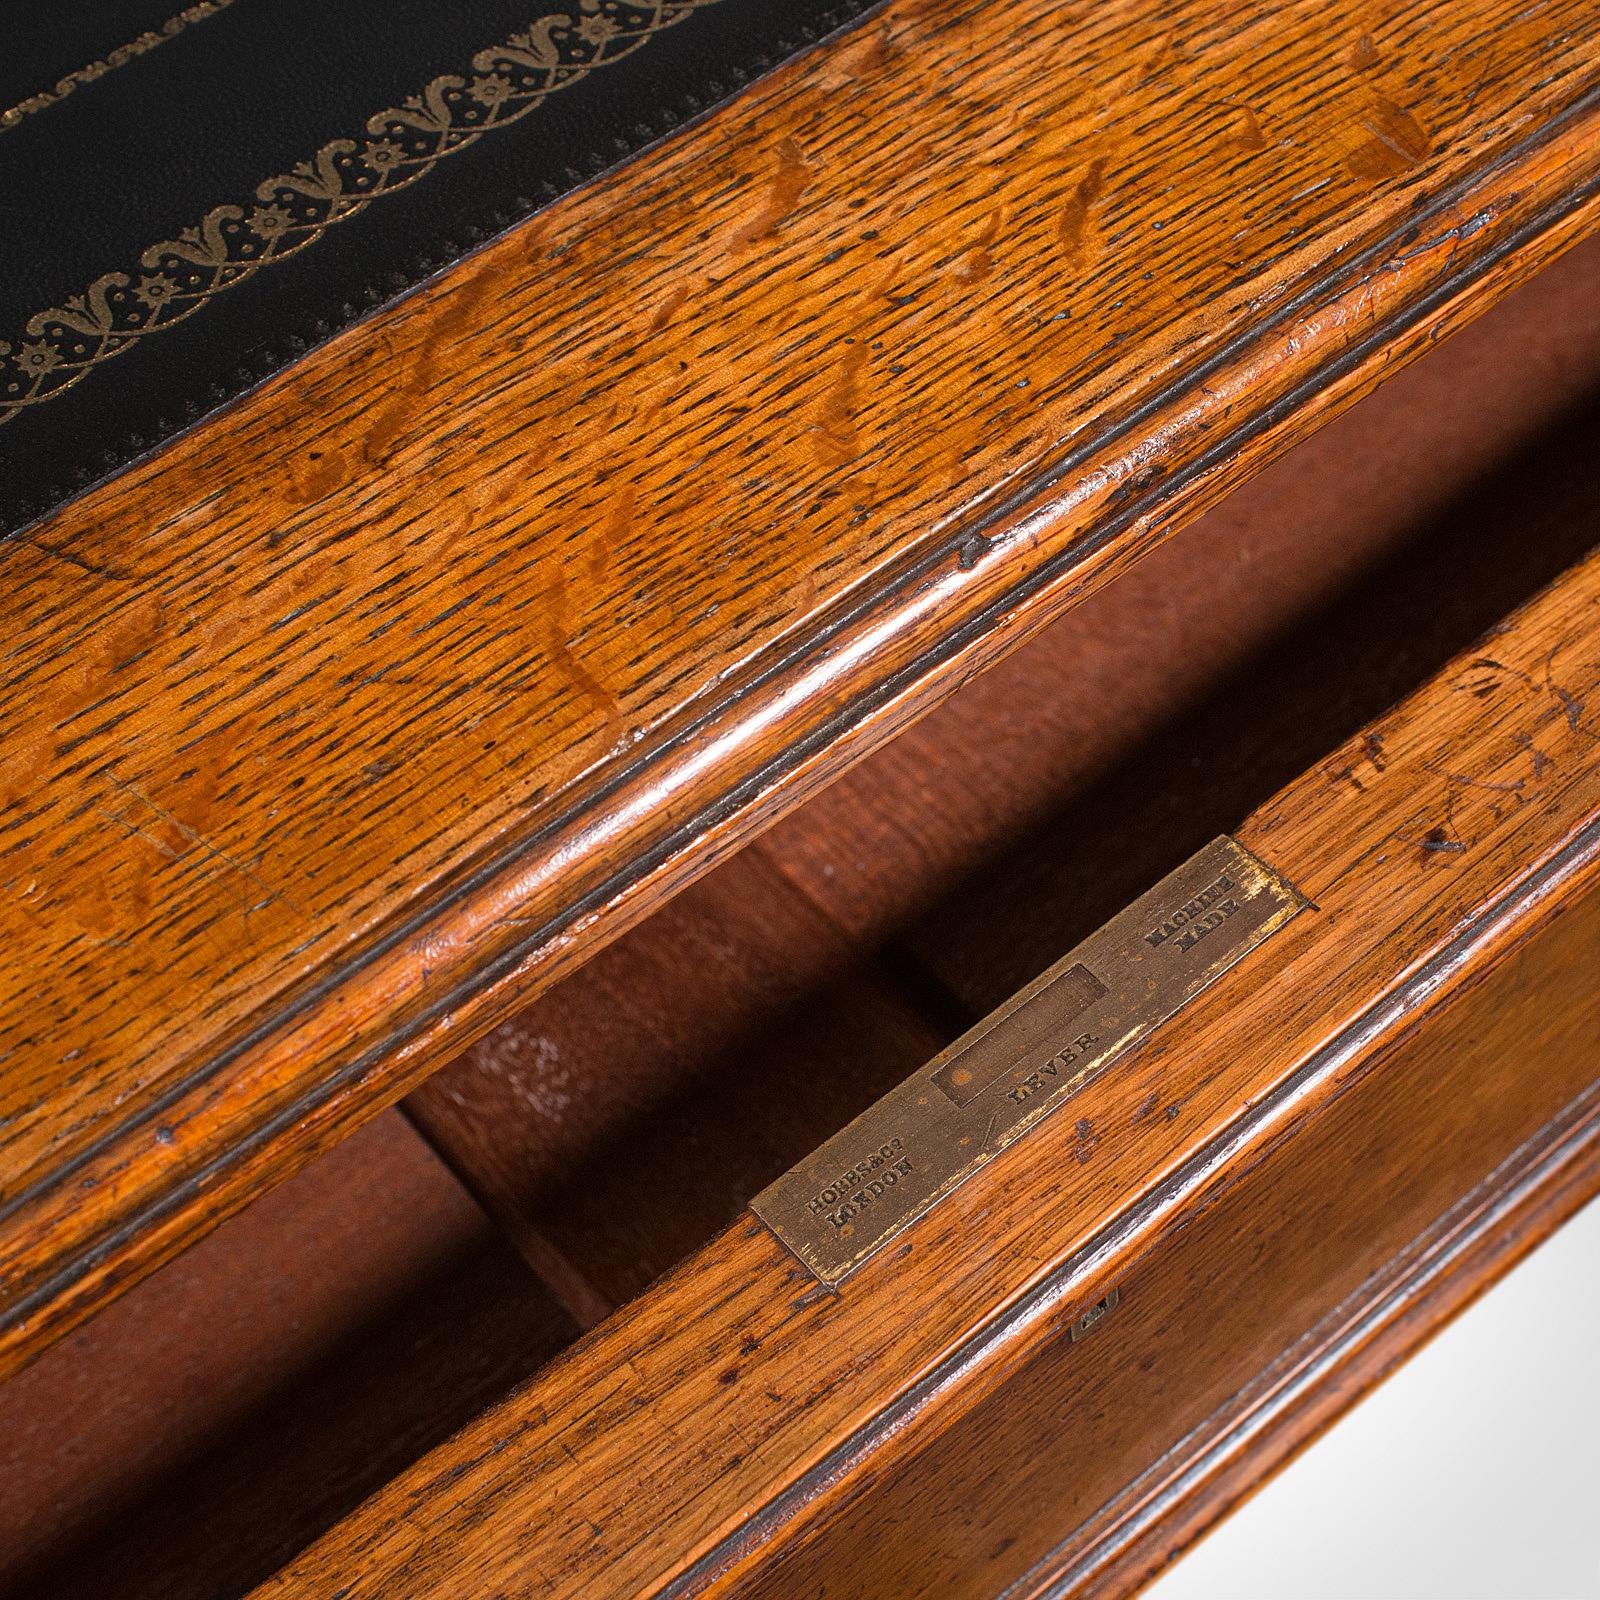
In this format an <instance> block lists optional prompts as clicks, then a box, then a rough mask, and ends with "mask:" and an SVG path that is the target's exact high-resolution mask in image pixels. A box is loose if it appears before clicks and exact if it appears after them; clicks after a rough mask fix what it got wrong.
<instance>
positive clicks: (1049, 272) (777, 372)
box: [0, 0, 1600, 1362]
mask: <svg viewBox="0 0 1600 1600" xmlns="http://www.w3.org/2000/svg"><path fill="white" fill-rule="evenodd" d="M1597 46H1600V14H1597V13H1596V11H1595V8H1594V7H1593V6H1592V5H1590V4H1587V3H1584V0H1553V3H1551V4H1548V5H1544V6H1537V7H1528V6H1526V5H1524V4H1523V3H1522V0H1516V3H1512V0H1463V3H1462V4H1460V5H1457V6H1453V7H1451V8H1449V9H1448V10H1441V8H1439V7H1437V6H1426V5H1414V6H1405V7H1400V8H1392V9H1391V11H1390V12H1389V13H1388V14H1386V15H1385V16H1384V17H1383V18H1382V19H1380V18H1379V17H1378V14H1377V13H1376V12H1373V11H1372V10H1371V9H1370V8H1367V7H1364V6H1358V5H1355V4H1353V3H1349V0H1305V3H1287V4H1284V5H1280V6H1277V7H1274V8H1272V10H1271V11H1270V12H1265V13H1254V12H1250V13H1246V12H1239V13H1233V12H1231V11H1230V10H1229V9H1228V8H1222V9H1220V10H1219V8H1217V7H1215V6H1211V5H1205V4H1201V3H1199V0H1180V3H1178V4H1176V5H1173V4H1159V5H1158V4H1156V3H1155V0H1115V3H1112V4H1106V5H1101V6H1097V7H1087V6H1085V7H1078V6H1061V5H1059V4H1055V3H1052V0H1017V3H1016V4H1013V5H1009V6H998V5H991V6H977V5H973V4H970V3H962V0H893V3H892V4H890V5H889V6H888V7H887V8H886V9H885V10H883V11H881V12H879V13H878V14H877V15H876V16H875V17H874V18H873V19H871V20H869V21H868V22H866V23H864V24H862V25H860V26H859V27H858V28H856V29H854V30H852V31H850V32H848V33H846V34H844V35H842V36H840V37H839V38H838V39H836V40H834V41H833V42H831V43H829V44H827V45H825V46H824V47H822V48H821V49H819V50H817V51H814V52H812V53H811V54H809V55H807V56H804V57H802V58H800V59H798V60H796V61H795V62H793V63H791V64H790V65H789V66H788V67H786V68H784V69H783V70H781V71H780V72H778V73H776V74H774V75H772V76H770V77H768V78H766V79H764V80H762V81H761V82H760V83H758V84H757V85H756V86H755V87H754V88H753V89H751V90H750V91H748V92H747V93H746V94H744V95H742V96H741V97H740V98H738V99H737V100H735V101H733V102H732V103H730V104H729V105H728V106H726V107H725V108H724V109H723V110H721V111H720V112H718V113H717V114H716V115H714V116H713V117H711V118H709V119H707V120H706V121H704V122H702V123H700V124H699V125H698V126H696V127H694V128H692V129H690V130H689V131H688V132H687V133H685V134H683V135H682V136H680V137H678V138H676V139H675V140H673V141H671V142H669V143H668V144H666V145H664V146H662V147H659V148H657V149H656V150H654V151H652V152H650V153H648V154H647V155H646V156H645V157H644V158H642V159H640V160H638V161H636V162H634V163H633V164H631V165H629V166H627V167H625V168H623V169H621V170H619V171H617V172H615V173H613V174H612V175H610V176H609V177H607V178H606V179H604V180H602V181H599V182H597V183H595V184H593V185H592V186H590V187H588V188H586V189H583V190H580V191H578V192H576V193H574V194H573V195H571V196H569V197H568V198H567V199H565V200H563V201H561V202H559V203H557V204H556V205H554V206H552V207H551V208H550V209H549V210H548V211H546V212H545V213H544V214H543V215H542V216H540V217H538V218H536V219H535V220H534V221H532V222H530V223H528V224H526V225H524V226H522V227H519V228H517V229H516V230H514V231H513V232H511V233H509V234H507V235H506V236H504V237H503V238H501V239H500V240H499V241H497V242H496V243H494V244H493V245H491V246H490V247H488V248H486V249H484V250H483V251H481V252H480V253H478V254H477V255H475V256H473V257H471V258H469V259H468V260H466V261H463V262H461V263H459V264H458V265H457V266H455V267H454V268H452V269H451V270H449V271H448V272H446V273H445V274H443V275H442V276H441V277H440V278H439V279H438V280H436V281H435V282H434V283H433V284H432V285H430V286H428V287H427V288H425V289H423V290H421V291H419V292H417V293H415V294H413V295H411V296H410V297H408V298H406V299H405V300H403V301H401V302H399V303H397V304H395V305H393V306H391V307H390V308H388V309H387V310H385V311H383V312H381V313H380V314H378V315H376V316H374V317H372V318H371V319H369V320H368V321H366V322H365V323H363V324H360V325H359V326H357V327H356V328H354V329H352V330H350V331H349V332H348V333H346V334H344V335H342V336H340V337H339V338H338V339H336V340H335V341H333V342H332V343H330V344H329V345H327V346H325V347H323V348H321V349H319V350H317V351H315V352H313V353H312V354H311V355H309V356H307V357H306V358H305V359H304V360H303V361H302V362H301V363H300V364H299V365H297V366H296V367H294V368H293V369H291V370H290V371H288V372H286V373H285V374H283V375H282V376H281V377H280V378H278V379H277V380H275V381H273V382H272V383H270V384H268V385H266V386H265V387H263V388H262V389H260V390H259V391H257V392H256V393H254V394H252V395H251V396H249V397H247V398H246V399H245V400H243V401H242V402H240V403H239V404H238V405H237V406H235V407H233V408H232V409H230V410H229V411H228V412H226V413H224V414H222V415H220V416H218V417H215V418H213V419H212V420H211V421H209V422H208V423H206V424H205V425H203V426H201V427H199V428H197V429H196V430H194V431H193V432H192V433H190V434H189V435H187V436H185V437H183V438H181V439H180V440H178V441H176V442H175V443H173V444H172V445H170V446H168V447H167V448H166V449H164V450H163V451H162V452H160V453H159V454H158V455H157V456H155V457H154V458H153V459H151V460H150V461H148V462H146V463H145V464H143V465H141V466H139V467H136V468H135V469H133V470H131V471H129V472H128V473H126V474H125V475H123V476H122V477H120V478H118V479H115V480H113V481H112V482H111V483H109V484H107V485H105V486H104V487H102V488H101V489H99V490H97V491H95V492H93V493H91V494H90V495H88V496H86V497H85V498H83V499H81V500H79V501H77V502H75V503H73V504H72V505H70V506H68V507H66V508H64V509H63V510H61V511H60V512H58V513H57V514H56V515H55V516H54V517H53V518H52V519H50V520H49V521H48V522H46V523H43V524H40V525H38V526H36V527H35V528H33V529H31V530H28V531H25V532H24V533H22V534H20V535H18V536H16V537H15V538H13V539H12V540H11V541H10V542H9V543H7V544H6V546H5V548H4V550H3V551H0V561H3V563H4V567H5V583H4V587H3V593H0V606H3V608H4V624H5V631H6V634H7V638H8V648H7V666H8V679H9V682H8V685H7V687H8V694H7V697H6V704H7V717H6V724H5V729H6V736H5V739H4V741H3V744H0V786H3V790H4V799H5V810H4V823H3V828H0V887H3V888H4V890H5V893H4V895H3V896H0V907H3V909H0V919H3V921H0V930H3V934H4V938H5V943H6V947H7V948H8V949H9V950H10V951H11V952H12V959H11V960H10V961H9V962H8V964H7V975H6V978H5V981H4V990H3V993H0V1362H14V1361H16V1360H19V1359H24V1358H25V1357H26V1356H27V1355H28V1354H29V1353H31V1352H32V1351H34V1350H36V1349H38V1348H39V1347H40V1346H42V1344H43V1343H45V1342H47V1341H48V1340H49V1339H50V1338H52V1337H55V1336H56V1335H58V1334H59V1333H60V1332H61V1331H63V1330H64V1329H65V1328H67V1327H69V1326H70V1325H71V1324H72V1323H73V1322H74V1321H75V1320H77V1319H79V1318H81V1317H82V1316H84V1315H86V1314H87V1313H88V1312H89V1311H90V1310H92V1309H93V1308H94V1306H95V1305H97V1304H98V1303H100V1302H101V1301H102V1300H103V1299H104V1298H106V1297H107V1296H109V1295H111V1294H114V1293H116V1292H117V1291H118V1290H119V1289H120V1288H121V1287H125V1286H126V1285H127V1284H128V1283H130V1282H132V1281H134V1280H135V1279H136V1278H137V1277H138V1276H139V1275H141V1274H143V1273H144V1272H146V1271H148V1270H150V1269H151V1268H152V1267H153V1266H154V1265H156V1264H158V1263H159V1262H160V1261H161V1260H163V1259H165V1258H166V1257H167V1256H169V1255H171V1254H172V1253H173V1252H174V1251H176V1250H177V1249H179V1248H181V1246H182V1245H183V1244H184V1243H186V1242H188V1241H189V1240H190V1239H192V1238H193V1237H195V1236H196V1235H197V1233H198V1232H199V1231H201V1230H203V1229H204V1228H205V1227H207V1226H209V1225H210V1224H211V1223H212V1222H214V1221H216V1220H218V1219H219V1218H220V1217H221V1216H223V1215H225V1214H227V1212H228V1211H230V1210H232V1209H236V1208H237V1206H238V1205H240V1204H242V1203H243V1201H244V1200H245V1199H247V1198H248V1197H249V1195H250V1194H251V1193H252V1192H254V1191H255V1190H256V1189H258V1188H259V1187H260V1186H261V1185H263V1184H265V1183H268V1182H270V1181H273V1180H274V1179H275V1178H277V1177H279V1176H282V1175H285V1174H287V1173H288V1172H289V1171H292V1170H293V1169H294V1168H295V1167H296V1166H297V1165H299V1164H301V1163H303V1162H304V1161H305V1160H307V1159H309V1158H310V1156H311V1155H313V1154H314V1153H315V1152H316V1151H317V1150H318V1149H321V1148H323V1147H325V1146H326V1145H327V1144H328V1143H329V1142H330V1141H332V1140H333V1139H335V1138H336V1137H338V1136H339V1135H340V1133H341V1132H343V1131H346V1130H348V1128H350V1127H352V1126H353V1125H354V1124H355V1123H356V1122H357V1121H359V1120H360V1119H362V1118H364V1117H365V1116H367V1115H370V1114H371V1113H372V1112H374V1111H375V1110H377V1109H378V1108H379V1107H380V1106H381V1105H383V1104H386V1103H388V1102H389V1101H391V1100H393V1099H394V1098H395V1097H397V1096H398V1095H400V1094H401V1093H403V1092H404V1091H405V1090H406V1089H407V1088H408V1087H410V1086H411V1085H413V1084H414V1083H415V1082H417V1081H418V1080H419V1079H420V1078H421V1077H422V1076H423V1075H424V1074H425V1073H426V1072H427V1071H428V1070H430V1069H431V1068H432V1067H435V1066H437V1065H439V1064H440V1063H441V1062H442V1061H444V1060H446V1059H448V1058H449V1057H450V1056H451V1055H453V1054H454V1053H456V1052H457V1051H459V1050H460V1049H461V1048H462V1047H463V1046H464V1045H465V1044H466V1043H467V1042H468V1041H469V1040H471V1039H472V1038H474V1037H475V1036H477V1035H478V1034H479V1033H481V1032H482V1031H483V1030H484V1029H486V1028H487V1027H489V1026H490V1025H492V1024H493V1023H494V1022H495V1021H497V1020H499V1019H500V1018H501V1017H503V1016H504V1015H506V1014H507V1012H508V1011H509V1010H511V1009H512V1008H513V1007H514V1006H515V1005H516V1004H518V1003H519V1002H521V1001H523V1000H525V999H526V998H527V996H528V995H529V994H530V993H531V992H532V991H533V989H534V988H535V987H537V986H541V985H543V984H545V983H547V982H549V981H550V980H551V978H552V977H553V976H554V975H556V974H557V973H558V972H559V971H561V970H562V969H563V968H564V967H565V966H566V965H568V964H569V963H571V962H572V961H573V959H574V958H575V957H577V956H579V955H581V954H584V953H587V952H588V951H589V950H591V949H592V948H593V947H594V945H595V943H596V941H597V940H600V939H604V938H606V937H609V936H611V935H612V934H614V933H615V932H617V931H620V929H621V928H622V927H623V926H624V925H625V924H626V923H627V921H629V920H630V919H632V918H635V917H637V916H638V915H639V914H641V912H642V911H643V910H644V909H645V908H646V907H647V905H648V904H649V903H650V901H651V900H652V899H653V898H655V897H657V896H659V895H661V894H664V893H666V892H668V891H669V890H670V889H671V888H672V887H673V886H675V885H676V884H678V883H680V882H681V881H683V880H684V878H685V877H686V876H687V875H689V874H691V873H693V872H695V871H698V870H700V869H701V868H702V867H703V866H704V865H706V864H707V863H708V862H709V861H710V860H711V859H713V858H714V857H715V856H716V855H717V854H719V853H721V852H723V851H725V850H726V849H728V848H731V847H732V845H734V844H735V843H736V842H738V840H739V839H741V838H742V837H745V836H747V835H748V833H749V832H750V831H752V830H753V829H754V828H756V827H757V826H759V825H760V824H761V823H763V822H765V821H767V820H770V819H771V818H772V817H773V816H774V815H776V814H777V812H778V810H780V809H781V808H782V807H785V806H787V805H790V804H793V803H795V802H796V801H797V800H798V799H800V798H801V797H802V796H803V795H804V794H805V793H806V792H807V791H808V790H809V789H810V788H812V787H814V786H815V785H817V784H819V783H821V782H822V781H824V780H825V779H826V778H827V777H828V776H831V775H832V774H834V773H836V772H837V771H838V770H839V769H840V768H841V767H842V766H843V765H844V764H845V763H846V762H848V761H849V760H851V759H853V758H854V757H855V756H857V755H859V754H860V753H862V751H863V750H864V749H866V748H867V747H868V746H869V745H870V744H871V743H873V742H875V741H877V740H881V739H882V738H883V737H886V736H887V734H888V733H889V732H891V731H893V729H894V728H895V727H897V726H899V725H902V724H903V723H904V722H905V721H906V720H907V719H908V718H910V717H911V716H913V715H914V714H915V713H916V712H917V711H918V710H919V709H922V708H924V707H926V705H928V704H930V703H931V702H932V701H933V700H934V699H935V698H936V697H937V696H938V695H939V694H940V693H942V692H944V691H945V690H947V689H948V688H949V687H950V686H951V685H953V683H954V682H956V681H958V680H959V678H960V677H961V676H963V675H965V674H967V673H970V672H971V671H973V670H976V669H977V668H978V667H980V666H981V665H982V664H983V663H984V662H985V661H986V660H988V659H992V658H993V656H994V655H995V654H996V653H998V652H999V651H1000V650H1002V649H1005V648H1009V647H1010V646H1012V645H1014V644H1015V643H1017V642H1019V640H1020V639H1021V638H1022V637H1023V636H1024V635H1025V633H1026V632H1028V631H1029V630H1031V629H1032V628H1034V627H1036V626H1038V625H1040V624H1042V623H1043V622H1044V621H1046V620H1048V619H1049V618H1051V617H1052V616H1055V615H1058V614H1059V613H1060V612H1061V611H1062V609H1063V608H1065V607H1066V606H1068V605H1070V604H1071V603H1072V602H1073V600H1074V599H1075V598H1077V597H1078V596H1080V595H1081V594H1082V593H1084V592H1085V591H1086V589H1088V588H1089V587H1092V586H1093V585H1095V584H1097V583H1099V582H1102V581H1104V580H1105V579H1106V578H1108V577H1110V576H1112V575H1114V574H1115V572H1116V571H1118V570H1119V569H1121V568H1122V567H1123V566H1125V565H1126V564H1127V563H1128V562H1130V561H1132V560H1133V559H1136V557H1137V556H1138V555H1139V554H1140V553H1141V552H1142V551H1143V550H1145V549H1147V548H1148V547H1149V545H1150V544H1151V543H1152V542H1153V541H1154V540H1156V539H1159V538H1160V537H1162V536H1164V534H1165V533H1167V532H1168V531H1170V530H1171V528H1172V527H1173V526H1175V525H1176V524H1177V523H1178V522H1180V521H1181V520H1182V519H1183V518H1184V517H1186V516H1188V515H1191V514H1192V513H1193V512H1194V511H1195V510H1197V509H1199V508H1200V507H1201V506H1203V505H1204V504H1206V503H1209V502H1210V501H1211V500H1213V499H1215V498H1216V497H1217V496H1218V495H1219V494H1220V493H1221V492H1223V490H1224V489H1225V488H1226V487H1228V486H1229V485H1230V484H1231V483H1233V482H1236V481H1237V480H1238V479H1239V477H1240V476H1242V475H1244V474H1245V473H1247V472H1249V471H1250V470H1252V469H1253V468H1254V467H1256V466H1258V465H1259V464H1260V463H1261V462H1262V461H1264V460H1265V459H1268V458H1269V457H1270V456H1271V455H1272V454H1274V453H1276V452H1278V451H1280V450H1281V449H1283V448H1284V447H1285V446H1286V445H1287V444H1289V443H1291V442H1292V441H1293V440H1294V439H1295V438H1296V437H1299V436H1301V435H1302V434H1303V433H1304V432H1305V431H1307V430H1309V429H1310V428H1312V427H1314V426H1315V425H1316V423H1317V422H1318V421H1319V420H1321V419H1323V418H1325V417H1326V416H1327V415H1329V414H1331V412H1332V410H1333V409H1335V408H1337V407H1339V406H1342V405H1344V404H1347V403H1349V402H1350V401H1351V400H1353V399H1354V398H1356V397H1357V396H1358V395H1359V394H1360V393H1361V392H1363V391H1364V390H1365V389H1366V388H1368V387H1370V386H1371V385H1372V384H1373V383H1374V382H1376V381H1377V380H1378V379H1379V378H1380V377H1381V376H1382V375H1383V374H1384V373H1385V372H1386V371H1388V370H1390V369H1391V368H1392V366H1393V365H1394V363H1396V362H1398V361H1401V360H1404V359H1407V358H1409V357H1410V356H1411V355H1413V354H1415V353H1417V352H1418V351H1419V350H1420V349H1421V348H1423V347H1424V346H1425V344H1426V343H1427V342H1428V341H1429V340H1430V339H1432V338H1434V337H1436V336H1438V335H1439V334H1440V333H1441V332H1443V331H1446V330H1448V329H1449V328H1450V327H1452V326H1454V325H1456V324H1458V323H1459V322H1460V321H1461V320H1463V319H1464V318H1466V317H1467V316H1469V315H1471V314H1472V313H1473V312H1475V311H1476V310H1478V309H1481V307H1482V306H1483V305H1484V304H1487V303H1488V300H1489V299H1490V298H1491V297H1492V296H1494V295H1496V294H1498V293H1500V292H1502V291H1503V290H1504V289H1506V288H1508V287H1510V286H1511V285H1512V284H1513V283H1515V282H1517V281H1519V280H1520V279H1521V278H1522V277H1524V276H1526V275H1527V274H1528V273H1529V272H1531V271H1532V270H1533V268H1534V267H1536V266H1537V265H1539V264H1541V263H1542V262H1543V261H1544V260H1547V259H1548V258H1549V257H1550V255H1551V254H1553V253H1554V252H1555V251H1557V250H1559V249H1560V248H1562V247H1563V246H1564V245H1566V244H1568V243H1570V242H1572V241H1573V240H1574V239H1576V238H1577V237H1579V236H1580V234H1581V233H1582V232H1584V231H1586V230H1587V229H1588V228H1589V227H1591V226H1592V225H1593V222H1594V219H1595V216H1596V205H1595V193H1596V184H1597V182H1600V97H1597V91H1600V48H1597Z"/></svg>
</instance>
